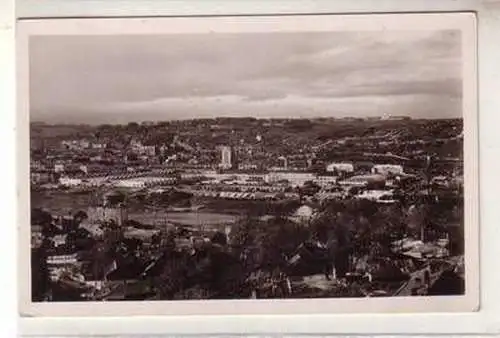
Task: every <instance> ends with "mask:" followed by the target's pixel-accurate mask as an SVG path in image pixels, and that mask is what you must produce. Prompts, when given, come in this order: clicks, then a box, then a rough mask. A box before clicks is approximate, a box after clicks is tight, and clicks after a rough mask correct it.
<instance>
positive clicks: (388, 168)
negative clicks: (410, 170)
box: [372, 164, 404, 175]
mask: <svg viewBox="0 0 500 338" xmlns="http://www.w3.org/2000/svg"><path fill="white" fill-rule="evenodd" d="M372 172H373V173H374V174H380V175H391V174H392V175H402V174H404V171H403V166H401V165H399V164H376V165H374V166H373V168H372Z"/></svg>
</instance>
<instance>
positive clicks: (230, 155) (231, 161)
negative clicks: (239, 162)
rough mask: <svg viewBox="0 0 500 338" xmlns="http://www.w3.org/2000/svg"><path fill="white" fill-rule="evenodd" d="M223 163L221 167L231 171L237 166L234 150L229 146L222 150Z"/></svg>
mask: <svg viewBox="0 0 500 338" xmlns="http://www.w3.org/2000/svg"><path fill="white" fill-rule="evenodd" d="M220 149H221V162H220V164H219V167H220V168H222V169H231V168H233V167H234V165H235V162H236V161H235V160H236V158H235V154H234V152H233V149H232V148H231V147H229V146H222V147H221V148H220Z"/></svg>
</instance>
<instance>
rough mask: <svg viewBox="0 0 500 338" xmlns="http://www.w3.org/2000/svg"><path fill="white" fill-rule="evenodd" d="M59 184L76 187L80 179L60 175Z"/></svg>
mask: <svg viewBox="0 0 500 338" xmlns="http://www.w3.org/2000/svg"><path fill="white" fill-rule="evenodd" d="M59 184H61V185H64V186H65V187H76V186H79V185H81V184H82V180H81V179H80V178H70V177H61V178H60V179H59Z"/></svg>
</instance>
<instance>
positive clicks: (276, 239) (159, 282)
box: [20, 15, 478, 313]
mask: <svg viewBox="0 0 500 338" xmlns="http://www.w3.org/2000/svg"><path fill="white" fill-rule="evenodd" d="M408 16H409V17H407V18H404V17H402V18H401V19H400V20H399V21H398V22H395V20H394V19H391V20H385V21H384V20H378V21H377V20H372V19H370V18H366V19H364V20H361V19H356V20H354V19H352V20H347V19H342V16H333V17H329V16H322V17H319V18H318V17H309V18H308V17H305V18H301V17H299V18H293V17H292V18H284V19H283V22H284V23H282V21H280V20H281V19H279V18H272V17H264V18H247V19H243V18H232V19H231V18H229V19H228V18H222V19H220V20H218V19H217V18H212V19H203V18H198V19H197V18H191V19H189V20H190V21H189V20H185V21H183V20H182V19H177V21H176V19H175V18H173V19H165V20H166V21H168V22H170V23H172V24H170V25H166V26H165V27H166V28H164V29H159V28H158V27H159V24H158V23H153V24H151V25H149V26H148V25H146V27H149V28H147V29H144V27H142V26H140V25H141V23H137V22H136V24H135V26H134V27H142V28H141V29H138V30H137V31H132V28H130V29H123V30H122V31H119V29H118V28H117V27H118V26H119V25H118V24H115V25H113V24H111V25H109V26H106V24H105V23H104V22H102V21H105V20H101V24H97V25H93V24H91V23H82V24H81V25H80V24H79V23H78V20H76V21H77V22H76V23H74V24H71V21H72V20H66V21H69V22H70V24H67V23H66V26H67V27H69V28H68V29H67V30H65V29H64V28H61V29H59V30H56V29H55V27H57V25H55V24H54V25H52V26H50V25H49V28H50V29H46V30H45V31H44V30H43V29H42V30H40V31H38V30H36V29H34V28H33V29H31V30H29V31H30V32H31V33H29V34H26V35H27V36H26V38H25V39H24V40H23V41H25V42H26V43H25V45H26V49H25V51H24V54H23V55H24V58H23V60H25V62H24V65H25V66H26V67H25V69H24V71H21V73H22V74H24V79H25V80H24V82H23V84H22V86H21V87H22V88H21V90H22V93H25V95H26V96H25V97H23V99H21V100H22V101H23V102H24V104H23V105H22V107H21V110H22V111H23V112H22V113H21V114H26V116H25V117H22V119H24V120H25V121H26V126H25V128H26V133H25V136H26V137H25V141H24V145H23V148H26V149H25V150H23V151H24V152H26V153H28V152H29V155H28V154H27V156H26V157H29V161H27V162H29V164H27V165H26V167H27V168H26V169H24V171H25V172H26V173H29V178H28V177H27V178H26V182H29V188H27V190H28V191H27V193H26V194H25V197H26V198H27V200H26V202H25V203H24V206H23V211H22V213H23V214H24V215H28V216H23V217H24V218H23V219H25V220H26V221H27V222H28V223H29V224H21V225H20V226H21V227H24V228H26V229H27V230H26V231H25V232H24V234H25V235H27V236H26V237H27V239H26V240H25V241H24V242H23V243H26V245H27V246H28V245H29V250H30V253H29V254H27V256H29V257H26V260H25V261H24V263H22V264H26V265H27V266H28V265H29V267H28V268H27V269H29V282H27V283H26V285H28V286H29V290H22V292H24V293H26V295H28V296H25V297H28V298H29V299H28V302H31V303H35V304H36V303H50V304H54V303H55V305H56V304H59V303H73V302H78V303H81V302H97V303H106V304H108V305H109V304H110V303H111V304H114V303H117V302H119V304H122V303H125V302H127V301H128V302H130V301H133V302H134V303H137V302H146V301H147V302H148V304H150V302H151V304H154V303H162V302H165V301H168V302H169V304H173V305H171V306H174V307H175V306H176V305H175V304H180V303H182V301H199V302H200V303H199V304H204V303H205V301H212V300H217V301H223V300H247V301H249V302H252V303H258V302H261V301H265V302H266V304H268V303H269V302H270V301H284V300H286V301H290V300H296V301H301V300H305V301H307V300H310V299H322V300H328V301H331V302H333V303H332V304H335V303H334V302H335V301H336V300H339V299H341V300H343V301H344V302H346V301H350V300H353V302H354V301H356V300H360V299H366V300H370V301H371V302H377V301H383V300H384V299H387V298H390V299H401V300H405V301H408V304H407V305H405V307H406V308H408V309H409V311H412V306H411V304H412V303H411V300H413V299H416V300H418V299H425V300H427V299H433V298H436V299H439V301H440V302H441V301H442V302H446V299H455V297H458V299H460V298H461V297H466V296H467V295H472V296H474V295H476V294H477V292H478V291H477V289H478V285H477V281H476V280H475V278H476V277H477V268H478V267H477V261H476V260H475V256H476V255H477V253H476V251H477V246H478V243H477V242H476V241H477V234H476V232H477V226H478V223H477V219H476V218H475V217H476V216H475V215H476V212H477V211H476V209H477V205H476V199H475V193H476V187H475V186H476V184H477V182H476V181H475V180H476V179H477V178H476V177H475V176H474V175H476V174H475V165H476V163H474V162H475V159H476V156H477V155H476V154H475V151H476V150H475V142H477V140H475V139H474V138H475V137H476V135H475V130H474V128H475V121H474V120H475V119H476V117H475V107H474V106H475V104H476V103H475V102H474V99H475V92H474V85H473V82H474V79H473V78H472V76H473V75H474V73H473V71H472V72H471V71H470V70H471V69H472V70H474V67H475V66H474V65H473V64H471V60H472V61H473V57H471V55H473V53H474V44H473V41H472V44H471V38H470V37H471V36H473V34H474V31H473V30H474V21H473V20H469V19H471V18H470V17H467V16H465V17H460V15H458V16H457V19H458V20H456V21H454V20H453V18H454V16H453V15H449V16H448V19H449V20H444V19H443V24H440V23H439V22H440V20H438V19H439V18H438V19H436V18H433V19H431V18H429V21H428V22H429V24H426V23H425V24H420V25H419V24H417V22H421V23H423V22H426V21H425V20H423V19H421V20H420V21H416V20H413V21H412V19H411V15H408ZM464 18H465V19H467V20H464ZM341 19H342V20H341ZM156 20H157V21H161V19H156ZM197 20H200V21H203V22H204V21H207V23H206V24H201V25H200V27H201V28H200V29H196V25H197ZM287 20H288V21H287ZM294 20H295V21H294ZM300 20H303V22H307V24H304V25H300V24H298V23H297V22H301V21H300ZM370 20H372V21H371V23H370ZM81 21H85V19H83V20H81ZM239 22H244V24H243V25H241V26H242V27H243V28H242V27H240V25H239ZM287 22H288V23H287ZM404 22H407V24H404ZM455 22H456V23H455ZM64 25H65V24H61V27H65V26H64ZM123 26H124V27H125V26H126V24H125V21H124V23H123ZM32 27H37V26H36V25H33V26H32ZM130 27H132V26H130ZM151 27H153V28H151ZM172 27H176V28H175V29H174V28H172ZM179 27H180V28H179ZM186 27H187V28H186ZM193 27H195V28H193ZM99 28H101V30H99ZM184 28H186V29H184ZM153 29H154V30H156V31H153ZM23 107H24V108H23ZM28 142H29V143H28ZM26 250H28V249H27V248H26ZM476 302H477V300H476ZM195 304H198V303H195ZM287 304H288V305H286V307H288V308H289V309H288V311H293V307H294V306H293V305H292V306H291V307H292V308H291V309H290V304H289V303H287ZM343 304H349V303H348V302H346V303H343ZM357 304H358V305H359V304H361V303H359V302H358V303H357ZM371 304H375V303H371ZM384 304H385V305H384V309H385V310H386V311H397V308H396V307H394V308H391V307H390V306H388V305H387V304H389V303H384ZM421 304H423V303H421ZM429 304H431V303H429ZM443 304H444V303H443ZM468 304H470V303H468ZM473 304H474V305H473V306H472V307H471V308H467V309H465V310H468V311H472V310H473V307H474V306H476V305H477V304H476V303H474V302H473ZM194 306H196V307H198V306H200V305H194ZM241 306H243V305H241ZM343 306H346V305H343ZM347 306H348V305H347ZM372 307H373V305H372ZM421 307H422V305H420V307H419V308H421ZM438 308H439V307H435V308H428V310H426V311H432V310H437V309H438ZM360 309H361V310H363V306H360ZM415 309H416V307H415ZM361 310H360V311H361ZM447 310H453V309H447ZM457 310H464V309H457ZM88 311H89V312H90V313H91V312H92V309H91V308H88ZM172 311H173V312H174V313H175V310H172ZM337 311H341V309H337Z"/></svg>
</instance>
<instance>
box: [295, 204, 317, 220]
mask: <svg viewBox="0 0 500 338" xmlns="http://www.w3.org/2000/svg"><path fill="white" fill-rule="evenodd" d="M313 213H314V210H313V208H311V207H310V206H308V205H303V206H301V207H299V208H298V209H297V210H296V211H295V213H294V216H295V217H303V218H309V217H312V215H313Z"/></svg>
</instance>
